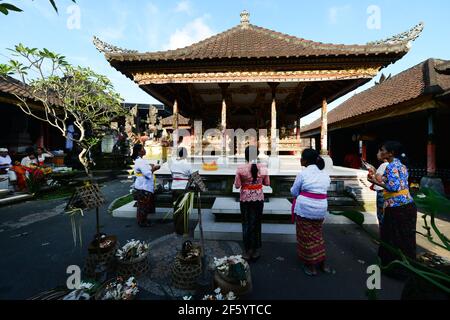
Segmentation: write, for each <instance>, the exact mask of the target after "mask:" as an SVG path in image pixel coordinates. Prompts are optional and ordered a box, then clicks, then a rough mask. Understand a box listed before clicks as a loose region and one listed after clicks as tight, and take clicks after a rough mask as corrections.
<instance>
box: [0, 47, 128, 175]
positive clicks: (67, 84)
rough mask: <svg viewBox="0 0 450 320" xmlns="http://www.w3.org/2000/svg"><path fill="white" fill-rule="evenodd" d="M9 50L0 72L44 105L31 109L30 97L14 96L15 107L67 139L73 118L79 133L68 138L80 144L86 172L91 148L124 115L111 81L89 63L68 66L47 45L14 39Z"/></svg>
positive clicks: (90, 160) (90, 161)
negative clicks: (30, 44) (41, 46)
mask: <svg viewBox="0 0 450 320" xmlns="http://www.w3.org/2000/svg"><path fill="white" fill-rule="evenodd" d="M9 50H10V51H11V54H12V59H11V60H10V61H9V63H8V64H6V65H5V64H3V65H2V64H0V77H1V76H6V75H12V74H14V75H17V76H18V78H19V79H20V80H21V81H22V82H23V83H24V84H25V85H24V86H23V90H24V91H26V96H28V97H31V98H32V100H34V102H38V103H40V104H42V106H43V110H36V109H35V108H32V107H31V106H30V99H26V98H25V97H24V96H17V95H16V98H17V99H18V101H19V103H18V106H19V107H20V108H21V109H22V110H23V111H24V112H25V113H26V114H28V115H30V116H33V117H35V118H37V119H38V120H42V121H45V122H47V123H49V124H50V125H52V126H53V127H55V128H57V129H59V130H60V132H61V134H62V135H63V136H64V137H65V138H68V130H67V127H68V123H69V121H73V124H74V126H75V128H76V129H78V132H79V134H80V136H79V138H76V139H75V138H73V137H71V139H72V140H73V141H74V142H75V143H76V144H78V145H79V146H80V147H81V149H83V151H82V152H81V153H80V156H79V159H80V161H81V163H82V164H83V166H84V167H85V169H86V172H88V170H89V165H90V164H91V163H92V159H89V150H90V149H91V148H92V147H93V146H95V145H97V144H98V143H99V142H100V141H101V139H102V136H103V135H104V131H105V130H104V129H105V128H107V127H109V124H110V122H111V120H112V119H114V118H117V117H120V116H123V115H125V114H126V111H125V110H124V108H123V107H122V98H121V97H120V95H119V94H118V93H116V92H115V90H114V87H113V85H112V83H111V81H109V79H108V78H107V77H105V76H103V75H100V74H97V73H96V72H94V71H93V70H92V69H90V68H85V67H80V66H76V67H75V66H72V65H70V64H69V63H68V62H67V60H66V57H65V56H63V55H61V54H57V53H54V52H51V51H49V50H48V49H45V48H44V49H37V48H29V47H27V46H25V45H23V44H18V45H16V46H15V47H14V49H9Z"/></svg>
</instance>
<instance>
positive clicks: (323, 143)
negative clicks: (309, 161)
mask: <svg viewBox="0 0 450 320" xmlns="http://www.w3.org/2000/svg"><path fill="white" fill-rule="evenodd" d="M320 147H321V150H320V154H322V155H328V103H327V99H326V98H323V100H322V127H321V130H320Z"/></svg>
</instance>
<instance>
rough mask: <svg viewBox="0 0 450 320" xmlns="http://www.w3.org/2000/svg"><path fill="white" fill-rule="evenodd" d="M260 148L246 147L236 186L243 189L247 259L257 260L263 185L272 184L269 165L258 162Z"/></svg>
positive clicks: (258, 255)
mask: <svg viewBox="0 0 450 320" xmlns="http://www.w3.org/2000/svg"><path fill="white" fill-rule="evenodd" d="M257 159H258V148H256V147H255V146H249V147H247V148H246V149H245V160H246V162H247V163H246V164H244V165H240V166H238V168H237V172H236V178H235V181H234V186H235V187H236V189H241V192H240V207H241V218H242V235H243V240H244V247H245V253H244V254H243V255H242V257H243V258H244V259H245V260H252V259H253V260H256V259H258V258H259V257H260V252H259V251H258V250H259V249H260V248H261V246H262V244H261V220H262V215H263V209H264V193H263V186H270V179H269V175H268V170H267V167H266V166H265V165H264V164H259V163H257Z"/></svg>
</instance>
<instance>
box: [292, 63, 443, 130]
mask: <svg viewBox="0 0 450 320" xmlns="http://www.w3.org/2000/svg"><path fill="white" fill-rule="evenodd" d="M449 63H450V61H446V62H444V61H443V60H437V59H428V60H426V61H423V62H421V63H420V64H418V65H416V66H414V67H412V68H410V69H407V70H405V71H403V72H401V73H399V74H398V75H396V76H394V77H392V78H390V79H388V80H385V81H383V82H382V83H379V84H377V85H375V86H373V87H372V88H370V89H368V90H366V91H363V92H361V93H359V94H356V95H355V96H353V97H352V98H350V99H348V100H347V101H345V102H344V103H342V104H341V105H339V106H338V107H336V108H335V109H333V110H331V111H330V112H329V113H328V125H330V126H331V128H332V127H333V125H334V126H337V125H339V123H340V122H342V121H345V120H349V119H352V118H357V117H358V116H361V115H364V114H369V113H371V112H375V111H379V110H382V109H385V108H388V107H392V106H395V105H399V104H400V103H403V102H406V101H409V100H413V99H416V98H418V97H421V96H425V95H427V94H431V95H439V94H442V93H445V92H448V90H450V76H448V75H444V74H440V73H439V72H436V71H437V69H439V67H440V66H443V65H447V66H448V65H449ZM320 126H321V120H320V119H318V120H316V121H314V122H313V123H311V124H310V125H308V126H305V127H304V128H302V130H301V131H302V132H304V133H308V132H311V131H313V130H316V129H318V128H320Z"/></svg>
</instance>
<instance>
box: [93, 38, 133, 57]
mask: <svg viewBox="0 0 450 320" xmlns="http://www.w3.org/2000/svg"><path fill="white" fill-rule="evenodd" d="M92 42H93V43H94V46H95V47H96V48H97V50H98V51H100V52H101V53H138V51H136V50H127V49H122V48H119V47H116V46H113V45H111V44H109V43H106V42H104V41H102V40H100V39H99V38H97V37H96V36H94V40H93V41H92Z"/></svg>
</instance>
